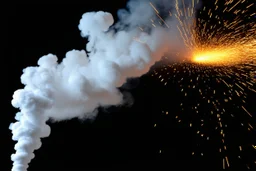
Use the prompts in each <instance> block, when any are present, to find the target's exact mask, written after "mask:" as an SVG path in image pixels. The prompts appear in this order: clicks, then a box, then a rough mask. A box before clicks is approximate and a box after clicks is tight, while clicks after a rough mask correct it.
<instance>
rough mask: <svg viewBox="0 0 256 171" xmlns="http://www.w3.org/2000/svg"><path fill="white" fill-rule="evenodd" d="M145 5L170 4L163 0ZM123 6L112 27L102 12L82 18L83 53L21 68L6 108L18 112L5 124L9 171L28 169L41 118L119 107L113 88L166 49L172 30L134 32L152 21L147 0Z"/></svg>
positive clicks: (44, 129) (42, 128)
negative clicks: (11, 143)
mask: <svg viewBox="0 0 256 171" xmlns="http://www.w3.org/2000/svg"><path fill="white" fill-rule="evenodd" d="M151 2H157V4H161V5H163V4H165V6H168V5H169V6H170V5H171V4H170V3H169V2H168V1H166V0H162V1H151ZM172 5H173V4H172ZM170 7H171V6H170ZM127 8H128V10H120V11H119V12H118V15H119V18H120V20H119V21H118V22H117V23H116V24H115V25H113V24H114V19H113V17H112V15H111V14H110V13H108V12H103V11H99V12H88V13H85V14H84V15H83V16H82V19H81V20H80V24H79V26H78V27H79V29H80V31H81V35H82V36H83V37H85V38H88V40H89V43H88V44H87V45H86V51H87V52H88V53H86V51H85V50H72V51H69V52H67V53H66V56H65V58H64V59H63V61H62V62H60V63H58V62H57V60H58V59H57V57H56V56H55V55H53V54H48V55H45V56H43V57H41V58H40V59H39V60H38V66H35V67H27V68H25V69H24V70H23V74H22V76H21V82H22V84H24V85H25V87H24V88H23V89H19V90H16V91H15V92H14V95H13V100H12V105H13V106H14V107H16V108H19V109H20V112H18V113H17V114H16V117H15V119H16V120H17V122H15V123H12V124H11V125H10V130H12V134H13V137H12V139H13V140H14V141H18V142H17V144H16V145H15V147H14V148H15V150H16V153H15V154H12V155H11V160H12V161H13V168H12V171H26V170H27V169H28V163H30V161H31V160H32V159H33V158H34V157H35V156H34V153H33V152H34V150H37V149H39V148H40V147H41V140H40V139H41V138H43V137H48V136H49V135H50V131H51V130H50V127H49V126H48V125H47V124H46V121H47V120H49V119H51V120H53V121H62V120H67V119H71V118H75V117H77V118H80V119H93V118H94V117H95V116H96V114H97V108H98V107H99V106H104V107H108V106H110V105H121V104H123V102H124V101H123V99H124V98H123V95H122V94H121V93H120V91H119V90H118V89H117V88H118V87H121V86H122V85H123V84H124V83H125V82H126V80H127V79H128V78H132V77H140V76H141V75H143V74H145V73H147V72H148V71H149V69H150V67H151V66H152V65H153V64H154V63H155V62H156V61H158V60H160V59H161V57H162V56H163V55H164V54H165V53H166V52H168V51H170V47H171V45H172V44H173V43H172V41H173V39H172V37H174V35H175V36H176V35H177V34H178V33H177V32H173V31H172V32H170V29H166V28H163V27H158V28H150V29H149V31H148V32H141V30H139V29H138V28H137V27H138V25H144V26H147V24H148V21H149V19H150V18H155V19H156V16H155V13H154V11H153V9H152V7H151V6H150V5H149V1H148V0H138V1H135V0H133V1H130V2H129V3H128V5H127ZM169 24H171V21H170V22H169ZM174 27H175V26H174ZM167 35H168V36H167ZM166 37H168V39H167V38H166ZM136 40H139V41H136ZM175 48H176V47H175Z"/></svg>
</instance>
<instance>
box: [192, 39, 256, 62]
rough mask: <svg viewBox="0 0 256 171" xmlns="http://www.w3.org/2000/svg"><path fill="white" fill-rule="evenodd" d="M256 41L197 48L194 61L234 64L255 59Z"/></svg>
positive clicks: (193, 54)
mask: <svg viewBox="0 0 256 171" xmlns="http://www.w3.org/2000/svg"><path fill="white" fill-rule="evenodd" d="M254 46H255V42H254V41H253V42H249V43H247V44H244V45H239V44H235V43H234V45H233V46H229V47H227V46H219V47H208V48H195V49H194V50H192V62H195V63H201V64H210V65H234V64H241V63H244V62H250V61H255V57H256V49H255V47H254Z"/></svg>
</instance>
